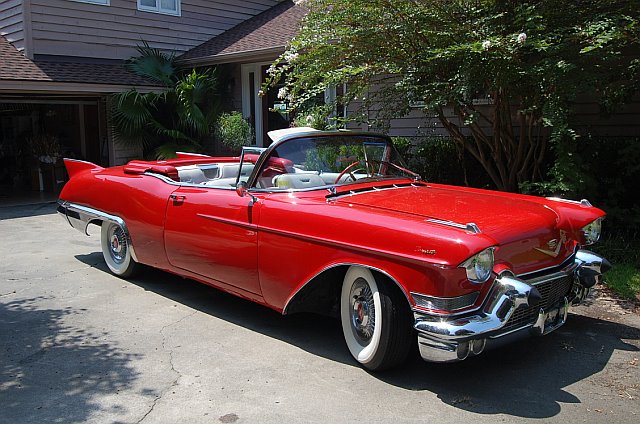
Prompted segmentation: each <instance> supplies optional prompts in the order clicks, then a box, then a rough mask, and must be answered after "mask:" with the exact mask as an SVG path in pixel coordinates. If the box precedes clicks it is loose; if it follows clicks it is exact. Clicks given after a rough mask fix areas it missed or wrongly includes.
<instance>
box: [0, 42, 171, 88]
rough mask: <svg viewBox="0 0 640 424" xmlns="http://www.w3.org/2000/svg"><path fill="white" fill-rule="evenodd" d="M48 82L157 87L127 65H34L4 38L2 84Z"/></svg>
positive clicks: (0, 58) (0, 53)
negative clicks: (6, 82) (3, 82)
mask: <svg viewBox="0 0 640 424" xmlns="http://www.w3.org/2000/svg"><path fill="white" fill-rule="evenodd" d="M2 80H12V81H46V82H71V83H85V84H109V85H123V86H156V85H158V84H156V83H154V82H153V81H149V80H148V79H146V78H143V77H141V76H139V75H137V74H135V73H133V72H131V71H130V70H129V69H127V67H126V66H125V65H124V64H123V63H83V62H52V61H39V60H37V61H33V60H30V59H28V58H27V57H25V56H24V55H23V54H22V53H21V52H19V51H18V50H17V49H16V48H15V47H14V46H13V45H12V44H11V43H10V42H9V41H7V39H6V38H5V37H3V36H1V35H0V81H2Z"/></svg>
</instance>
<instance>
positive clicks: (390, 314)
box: [340, 266, 413, 371]
mask: <svg viewBox="0 0 640 424" xmlns="http://www.w3.org/2000/svg"><path fill="white" fill-rule="evenodd" d="M340 318H341V323H342V332H343V334H344V339H345V341H346V343H347V347H348V348H349V351H350V352H351V355H352V356H353V357H354V358H355V359H356V360H357V361H358V362H359V363H360V364H361V365H362V366H364V367H365V368H367V369H370V370H373V371H380V370H384V369H388V368H391V367H394V366H396V365H398V364H400V363H401V362H403V361H404V360H405V359H406V358H407V355H408V353H409V351H410V349H411V346H412V344H411V337H412V333H413V330H412V328H411V314H410V311H409V309H408V307H407V302H406V299H405V298H404V297H403V295H402V293H399V290H397V289H395V288H394V287H390V285H389V282H388V281H385V280H384V279H383V278H380V277H378V278H376V276H374V274H373V273H372V272H371V271H370V270H369V269H367V268H363V267H357V266H353V267H351V268H349V270H348V271H347V273H346V275H345V277H344V281H343V284H342V293H341V298H340Z"/></svg>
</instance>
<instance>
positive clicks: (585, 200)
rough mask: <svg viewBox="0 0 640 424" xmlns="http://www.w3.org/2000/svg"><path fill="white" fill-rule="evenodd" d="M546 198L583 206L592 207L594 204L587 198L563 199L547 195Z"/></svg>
mask: <svg viewBox="0 0 640 424" xmlns="http://www.w3.org/2000/svg"><path fill="white" fill-rule="evenodd" d="M545 199H547V200H551V201H554V202H563V203H571V204H574V205H580V206H582V207H583V208H590V207H592V206H593V205H592V204H591V202H590V201H588V200H587V199H581V200H580V201H578V200H571V199H563V198H562V197H545Z"/></svg>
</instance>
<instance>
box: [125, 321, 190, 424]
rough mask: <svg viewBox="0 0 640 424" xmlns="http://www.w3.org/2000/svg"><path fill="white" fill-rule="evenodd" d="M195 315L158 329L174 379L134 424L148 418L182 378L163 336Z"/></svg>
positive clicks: (171, 350)
mask: <svg viewBox="0 0 640 424" xmlns="http://www.w3.org/2000/svg"><path fill="white" fill-rule="evenodd" d="M196 313H198V311H193V312H191V313H190V314H187V315H185V316H183V317H182V318H180V319H179V320H177V321H175V322H172V323H171V324H167V325H165V326H164V327H162V328H161V329H160V334H162V349H163V350H168V352H169V365H170V366H171V371H173V372H174V373H175V374H176V378H175V379H174V380H173V381H172V382H171V384H169V385H168V386H167V387H166V388H165V389H164V390H162V392H160V394H159V395H157V396H156V397H155V399H153V404H152V405H151V408H149V410H148V411H147V412H146V413H145V414H144V415H143V416H142V418H140V419H139V420H138V421H136V424H140V423H141V422H142V421H144V420H145V418H147V417H148V416H149V414H151V413H152V412H153V410H154V408H155V407H156V405H157V404H158V401H160V399H162V397H163V396H164V395H165V394H166V393H167V392H168V391H169V390H171V388H172V387H175V386H176V385H177V384H178V380H180V377H182V373H181V372H180V371H178V370H177V369H176V368H175V365H174V363H173V349H167V347H166V342H167V337H166V335H165V334H164V331H165V330H166V329H167V328H169V327H172V326H174V325H178V324H179V323H180V322H182V321H184V320H185V319H187V318H190V317H192V316H194V315H195V314H196Z"/></svg>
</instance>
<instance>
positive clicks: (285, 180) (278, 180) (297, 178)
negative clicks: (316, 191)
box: [273, 174, 326, 189]
mask: <svg viewBox="0 0 640 424" xmlns="http://www.w3.org/2000/svg"><path fill="white" fill-rule="evenodd" d="M324 185H326V184H325V182H324V181H323V180H322V178H321V177H320V176H319V175H317V174H282V175H276V176H275V177H273V186H274V187H276V188H280V189H291V188H293V189H305V188H313V187H322V186H324Z"/></svg>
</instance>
